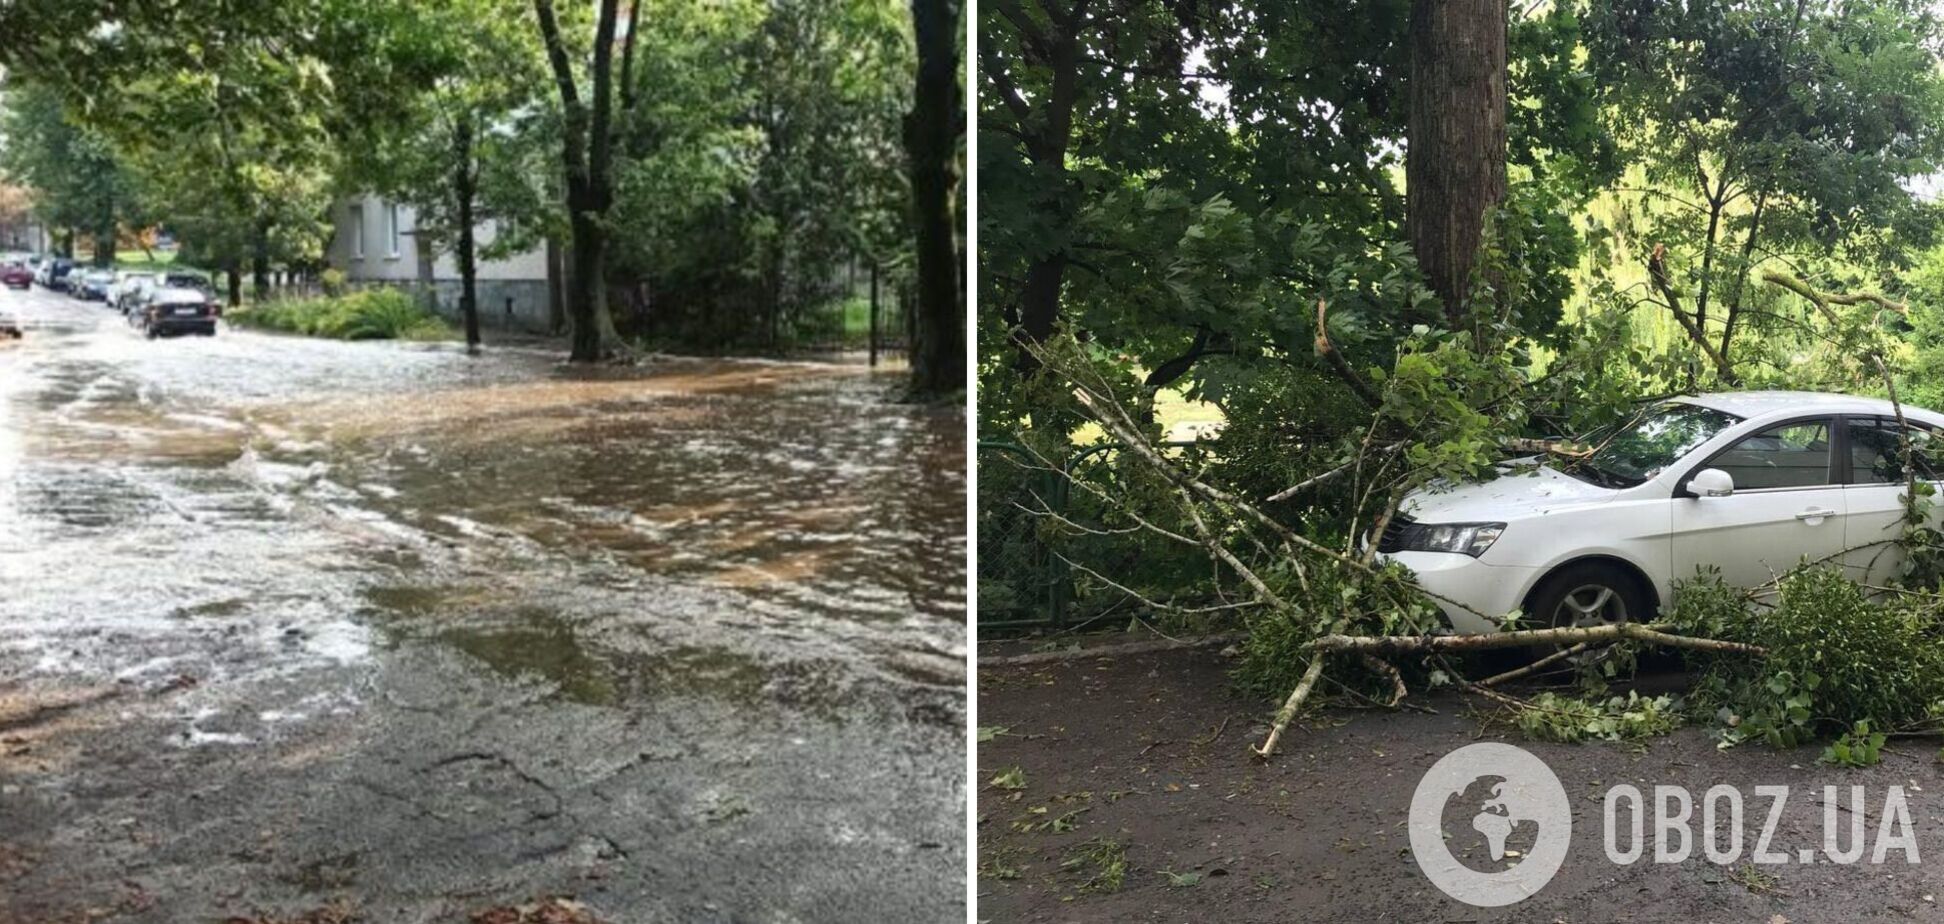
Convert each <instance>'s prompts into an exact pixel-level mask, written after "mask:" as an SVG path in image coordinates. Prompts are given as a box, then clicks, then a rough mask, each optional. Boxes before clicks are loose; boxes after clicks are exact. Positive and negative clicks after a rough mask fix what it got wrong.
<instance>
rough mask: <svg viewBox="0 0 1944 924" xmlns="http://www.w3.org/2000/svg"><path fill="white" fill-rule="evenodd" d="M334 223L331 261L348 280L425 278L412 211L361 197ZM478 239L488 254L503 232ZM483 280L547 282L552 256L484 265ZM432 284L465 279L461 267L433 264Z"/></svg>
mask: <svg viewBox="0 0 1944 924" xmlns="http://www.w3.org/2000/svg"><path fill="white" fill-rule="evenodd" d="M394 208H396V209H397V223H398V233H397V235H396V236H395V239H396V249H395V250H394V248H393V241H394V235H393V234H392V233H391V227H390V224H391V211H390V210H391V209H394ZM331 220H332V224H333V225H335V227H336V234H334V235H333V236H332V239H331V249H330V253H329V259H330V262H331V265H332V266H334V267H337V268H338V269H340V270H342V271H343V272H344V275H345V278H347V279H350V280H353V281H362V282H380V281H383V282H411V281H415V280H417V279H418V278H419V257H418V243H417V238H416V237H415V236H414V235H413V233H412V232H413V230H414V229H415V228H416V227H417V216H416V215H415V213H414V212H413V210H412V207H411V206H409V205H404V204H402V203H391V202H387V201H386V200H384V199H381V198H379V197H377V196H359V197H355V198H352V199H347V200H344V201H342V202H339V203H338V204H337V205H336V206H334V207H333V208H332V210H331ZM361 229H362V235H360V230H361ZM474 233H475V234H476V235H477V244H478V246H479V247H480V248H482V249H484V248H485V246H486V245H487V244H490V243H492V241H493V236H494V235H495V234H496V233H498V228H497V226H496V224H495V223H494V222H490V221H489V222H481V223H480V225H479V227H478V229H477V230H476V231H475V232H474ZM360 243H362V248H361V247H360ZM478 277H479V278H480V279H481V280H495V281H500V280H508V281H510V280H530V281H536V282H544V281H546V278H547V255H546V252H545V251H544V250H543V249H541V248H537V247H536V248H534V249H532V250H529V251H526V252H524V253H517V254H514V255H512V256H510V257H506V258H504V259H499V260H481V261H479V266H478ZM432 278H433V280H434V281H440V282H443V281H446V280H456V279H458V278H459V264H458V261H457V260H455V259H454V258H453V255H452V254H451V253H449V252H447V253H440V254H438V255H437V256H436V258H435V259H434V260H433V262H432Z"/></svg>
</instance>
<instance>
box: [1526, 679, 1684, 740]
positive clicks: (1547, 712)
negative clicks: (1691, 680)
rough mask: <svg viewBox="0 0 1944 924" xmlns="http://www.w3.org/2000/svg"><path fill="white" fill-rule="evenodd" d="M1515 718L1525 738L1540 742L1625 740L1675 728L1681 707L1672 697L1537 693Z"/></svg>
mask: <svg viewBox="0 0 1944 924" xmlns="http://www.w3.org/2000/svg"><path fill="white" fill-rule="evenodd" d="M1529 702H1530V707H1529V708H1525V709H1521V710H1520V711H1519V713H1518V716H1517V718H1516V720H1515V721H1516V722H1517V723H1518V726H1519V730H1520V731H1522V732H1524V733H1525V735H1526V737H1529V738H1534V739H1538V740H1541V741H1563V742H1576V741H1589V740H1596V741H1627V740H1632V739H1637V738H1652V737H1658V736H1660V735H1665V734H1667V733H1668V732H1671V731H1673V730H1674V729H1676V728H1679V727H1680V726H1681V724H1682V721H1683V712H1682V706H1683V704H1682V703H1681V702H1679V701H1678V700H1676V699H1675V698H1674V697H1672V696H1666V695H1662V696H1654V697H1644V696H1641V695H1640V694H1639V693H1638V692H1634V691H1629V692H1628V693H1627V695H1625V696H1611V697H1573V696H1564V695H1561V694H1558V693H1554V692H1551V691H1546V692H1543V693H1540V694H1539V695H1538V696H1535V697H1533V698H1532V699H1531V700H1530V701H1529Z"/></svg>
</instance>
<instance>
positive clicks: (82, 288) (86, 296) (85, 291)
mask: <svg viewBox="0 0 1944 924" xmlns="http://www.w3.org/2000/svg"><path fill="white" fill-rule="evenodd" d="M68 280H69V281H68V294H69V295H72V296H74V297H75V298H78V299H80V300H82V301H84V302H102V303H104V304H105V303H106V302H107V301H108V287H109V286H112V285H114V284H115V274H114V273H112V272H110V271H108V270H88V271H87V272H79V273H69V274H68Z"/></svg>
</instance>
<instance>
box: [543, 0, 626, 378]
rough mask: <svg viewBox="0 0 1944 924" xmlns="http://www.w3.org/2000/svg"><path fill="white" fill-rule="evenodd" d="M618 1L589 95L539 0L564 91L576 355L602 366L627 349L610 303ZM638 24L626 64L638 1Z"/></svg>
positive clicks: (605, 21) (601, 26) (604, 7)
mask: <svg viewBox="0 0 1944 924" xmlns="http://www.w3.org/2000/svg"><path fill="white" fill-rule="evenodd" d="M618 8H619V3H618V0H597V12H596V17H595V26H594V47H593V50H592V60H591V62H590V63H589V65H588V66H587V69H586V73H587V78H588V84H589V90H588V94H587V96H586V97H584V98H583V97H582V95H581V91H580V84H579V81H578V79H577V78H576V76H575V66H574V59H573V54H572V52H571V51H570V50H569V45H568V39H567V37H566V36H565V35H564V34H563V33H562V31H561V27H560V20H559V17H558V16H556V15H555V11H554V4H553V0H533V12H534V16H535V18H536V19H537V20H538V22H539V26H540V36H541V42H542V44H543V45H544V46H545V48H546V52H547V63H548V66H549V67H551V68H552V70H553V76H554V87H555V89H556V90H558V91H559V94H560V108H561V121H562V125H561V128H562V131H561V163H562V166H563V172H564V174H565V177H566V186H567V190H566V192H567V217H568V223H569V226H570V227H571V228H572V233H573V252H572V255H571V262H572V264H573V267H572V269H571V270H570V271H569V273H568V290H567V313H568V316H569V317H570V318H571V319H572V327H573V330H572V331H571V333H570V342H571V344H572V346H571V349H570V353H569V358H570V359H571V360H573V361H574V362H596V361H598V360H600V359H602V358H603V357H605V356H606V355H607V354H608V353H609V351H610V350H611V349H612V348H613V347H616V346H618V345H619V344H620V342H621V338H620V335H618V334H617V333H615V331H614V321H613V318H612V316H611V315H609V313H608V303H607V247H608V221H609V216H608V210H609V208H610V207H611V206H612V205H613V204H614V187H613V171H614V133H613V131H612V125H613V120H614V115H615V105H614V104H615V100H614V33H615V22H616V19H617V13H618ZM629 9H630V15H629V19H630V20H631V24H630V28H629V29H628V34H627V37H626V41H627V43H628V45H629V49H628V50H625V51H624V52H623V57H624V58H625V59H630V60H631V58H632V47H633V43H634V36H635V34H636V31H637V30H636V29H635V28H633V27H632V21H633V20H634V19H635V18H636V11H638V10H639V4H638V3H636V4H632V5H630V7H629Z"/></svg>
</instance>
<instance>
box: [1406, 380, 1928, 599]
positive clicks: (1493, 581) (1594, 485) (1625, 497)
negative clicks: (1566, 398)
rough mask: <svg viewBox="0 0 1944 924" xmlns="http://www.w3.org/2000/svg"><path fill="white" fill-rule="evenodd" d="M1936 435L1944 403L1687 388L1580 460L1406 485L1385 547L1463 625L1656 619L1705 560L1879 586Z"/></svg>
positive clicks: (1743, 578) (1755, 580)
mask: <svg viewBox="0 0 1944 924" xmlns="http://www.w3.org/2000/svg"><path fill="white" fill-rule="evenodd" d="M1900 421H1901V422H1900ZM1939 431H1944V414H1938V413H1935V412H1933V411H1928V410H1924V409H1921V408H1916V407H1912V406H1910V405H1907V404H1906V405H1902V406H1901V407H1899V406H1897V405H1895V404H1893V403H1892V402H1889V401H1885V400H1882V399H1877V398H1861V397H1852V396H1846V395H1829V394H1818V393H1811V392H1791V391H1751V392H1730V393H1720V394H1706V395H1698V396H1692V397H1681V398H1676V399H1673V400H1671V401H1668V402H1666V403H1663V404H1660V405H1657V406H1654V407H1651V408H1648V409H1646V410H1644V411H1643V412H1642V413H1640V414H1638V415H1636V416H1635V417H1634V418H1632V419H1631V420H1629V421H1627V422H1626V423H1624V424H1622V425H1621V426H1618V427H1615V428H1613V429H1611V430H1610V431H1608V432H1605V433H1600V434H1595V435H1594V436H1593V437H1591V438H1590V439H1588V440H1586V441H1585V442H1586V444H1587V445H1589V446H1591V447H1592V448H1591V449H1590V450H1588V451H1586V452H1584V453H1583V454H1579V455H1557V456H1547V457H1542V458H1538V459H1529V460H1522V462H1521V463H1518V464H1514V465H1513V466H1511V468H1510V469H1509V472H1508V473H1507V474H1505V475H1503V476H1501V477H1499V478H1496V479H1493V480H1491V481H1488V482H1483V483H1476V484H1465V485H1457V486H1451V487H1447V488H1444V489H1442V490H1431V491H1422V492H1418V493H1416V494H1413V495H1411V496H1410V497H1408V498H1406V500H1405V502H1404V503H1403V504H1402V505H1401V506H1400V508H1399V514H1398V516H1397V517H1395V518H1394V519H1393V520H1392V521H1391V522H1390V523H1389V525H1388V526H1387V527H1386V528H1385V530H1384V532H1383V535H1382V536H1381V537H1380V539H1379V541H1378V551H1379V552H1380V553H1381V555H1382V557H1384V558H1386V559H1388V560H1391V561H1395V562H1398V563H1400V564H1403V565H1405V566H1406V567H1408V568H1410V569H1411V570H1412V571H1413V572H1415V573H1416V574H1417V577H1418V581H1419V583H1420V584H1422V585H1423V587H1424V588H1425V589H1426V590H1428V591H1430V592H1431V593H1432V594H1433V595H1434V596H1435V597H1436V598H1438V603H1439V606H1440V608H1441V609H1443V610H1444V613H1445V616H1446V618H1447V619H1449V620H1450V622H1451V624H1452V626H1453V627H1454V628H1455V629H1457V630H1458V631H1460V632H1465V633H1479V632H1491V631H1496V630H1498V629H1499V628H1500V627H1501V624H1502V621H1503V617H1504V616H1505V615H1506V614H1509V613H1512V612H1514V611H1519V612H1523V613H1524V614H1525V619H1524V621H1523V622H1522V624H1521V627H1523V628H1544V627H1548V626H1592V625H1603V624H1612V623H1619V622H1627V621H1633V622H1643V621H1647V620H1650V619H1652V618H1653V616H1654V614H1655V613H1656V612H1657V611H1658V610H1659V609H1660V608H1661V607H1662V606H1664V605H1666V604H1668V603H1669V602H1670V601H1671V600H1672V596H1673V589H1674V584H1675V582H1676V581H1677V580H1680V579H1683V578H1690V577H1693V576H1695V574H1696V573H1697V571H1698V570H1699V569H1702V568H1710V567H1711V568H1715V569H1719V571H1720V574H1721V577H1722V579H1723V580H1724V581H1725V582H1727V583H1729V584H1731V585H1735V586H1740V587H1758V586H1760V585H1763V584H1766V583H1768V582H1770V581H1771V580H1773V579H1774V578H1775V577H1776V576H1778V575H1780V574H1781V573H1783V572H1785V571H1787V570H1789V569H1790V568H1792V567H1794V566H1796V565H1797V564H1799V563H1801V562H1803V561H1809V562H1829V563H1831V564H1835V565H1840V566H1841V567H1842V568H1844V569H1845V571H1846V572H1847V573H1848V574H1849V576H1851V577H1853V578H1855V579H1857V580H1861V581H1864V582H1866V583H1873V584H1875V583H1881V582H1883V581H1886V580H1889V579H1891V578H1893V577H1894V576H1895V575H1896V574H1897V572H1898V569H1900V568H1901V566H1902V563H1903V559H1904V556H1903V549H1902V547H1901V546H1900V545H1899V544H1898V542H1897V540H1898V539H1900V538H1901V537H1902V534H1903V518H1904V512H1905V510H1906V504H1905V500H1904V498H1905V495H1906V494H1907V493H1908V489H1909V482H1910V479H1912V478H1916V479H1921V480H1926V481H1932V482H1935V480H1936V479H1937V478H1938V477H1939V467H1938V465H1937V460H1936V459H1935V458H1934V457H1933V455H1932V452H1933V450H1935V449H1938V448H1940V447H1944V443H1939V442H1938V441H1937V440H1936V439H1935V438H1934V436H1933V434H1936V433H1938V432H1939ZM1906 440H1908V445H1909V446H1910V448H1911V455H1913V456H1914V464H1915V469H1914V471H1913V470H1911V469H1907V468H1906V466H1905V465H1904V462H1903V459H1904V446H1905V445H1906Z"/></svg>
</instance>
